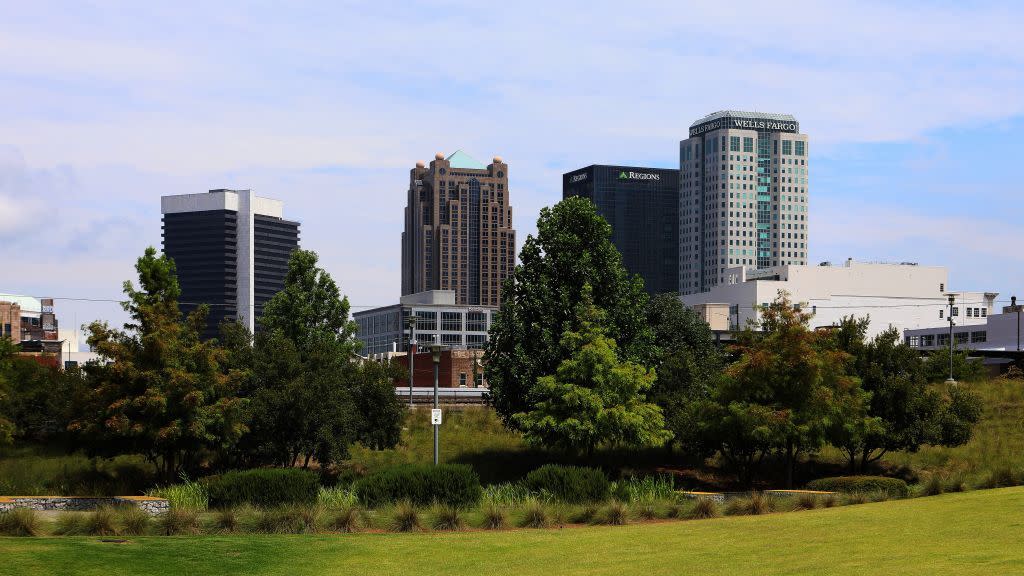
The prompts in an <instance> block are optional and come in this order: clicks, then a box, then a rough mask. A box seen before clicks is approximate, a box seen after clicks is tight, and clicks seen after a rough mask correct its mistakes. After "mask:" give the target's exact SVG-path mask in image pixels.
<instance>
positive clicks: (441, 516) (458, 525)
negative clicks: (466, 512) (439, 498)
mask: <svg viewBox="0 0 1024 576" xmlns="http://www.w3.org/2000/svg"><path fill="white" fill-rule="evenodd" d="M433 516H434V521H433V523H432V526H433V528H434V530H462V529H463V528H465V527H466V523H465V522H463V520H462V514H461V513H460V512H459V509H458V508H457V507H455V506H448V505H446V504H439V505H438V506H437V507H436V508H435V509H434V514H433Z"/></svg>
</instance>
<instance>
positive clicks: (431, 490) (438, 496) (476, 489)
mask: <svg viewBox="0 0 1024 576" xmlns="http://www.w3.org/2000/svg"><path fill="white" fill-rule="evenodd" d="M355 492H356V494H357V495H358V496H359V501H360V502H362V503H363V504H364V505H365V506H367V507H369V508H373V507H377V506H381V505H385V504H390V503H394V502H399V501H402V500H408V501H409V502H411V503H413V504H418V505H421V506H423V505H428V504H433V503H435V502H436V503H439V504H446V505H448V506H455V507H466V506H471V505H473V504H476V503H477V502H479V501H480V494H481V488H480V478H479V477H478V476H477V475H476V472H474V471H473V469H472V468H470V467H469V466H466V465H464V464H441V465H438V466H432V465H424V464H409V465H404V466H395V467H392V468H387V469H384V470H381V471H379V472H376V473H374V474H371V475H369V476H366V477H365V478H362V479H360V480H359V481H357V482H356V483H355Z"/></svg>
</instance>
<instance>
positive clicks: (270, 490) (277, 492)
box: [204, 468, 320, 507]
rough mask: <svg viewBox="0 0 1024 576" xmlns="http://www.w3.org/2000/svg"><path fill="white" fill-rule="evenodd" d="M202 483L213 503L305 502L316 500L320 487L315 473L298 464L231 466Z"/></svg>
mask: <svg viewBox="0 0 1024 576" xmlns="http://www.w3.org/2000/svg"><path fill="white" fill-rule="evenodd" d="M204 484H206V490H207V493H208V494H209V495H210V506H213V507H222V506H223V507H227V506H237V505H239V504H252V505H253V506H276V505H278V504H291V503H303V504H308V503H312V502H315V501H316V497H317V492H318V491H319V489H320V482H319V479H318V477H317V475H316V474H315V473H313V472H310V471H309V470H301V469H298V468H256V469H253V470H233V471H231V472H226V473H224V474H222V475H220V476H210V477H208V478H206V479H205V480H204Z"/></svg>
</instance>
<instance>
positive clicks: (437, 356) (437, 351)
mask: <svg viewBox="0 0 1024 576" xmlns="http://www.w3.org/2000/svg"><path fill="white" fill-rule="evenodd" d="M441 348H442V347H441V345H440V344H431V346H430V352H431V353H432V354H433V356H434V412H432V413H431V421H432V422H433V424H434V466H437V453H438V445H439V443H438V433H439V432H440V426H441V423H440V421H439V419H438V418H436V417H435V414H437V412H438V407H437V372H438V368H439V367H440V366H441Z"/></svg>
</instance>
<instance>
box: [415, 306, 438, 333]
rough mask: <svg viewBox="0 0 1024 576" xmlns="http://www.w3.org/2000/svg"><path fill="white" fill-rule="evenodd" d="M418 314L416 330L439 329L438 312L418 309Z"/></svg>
mask: <svg viewBox="0 0 1024 576" xmlns="http://www.w3.org/2000/svg"><path fill="white" fill-rule="evenodd" d="M415 314H416V318H417V320H416V332H419V331H420V330H425V331H426V330H437V312H424V311H423V310H418V311H416V312H415Z"/></svg>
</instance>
